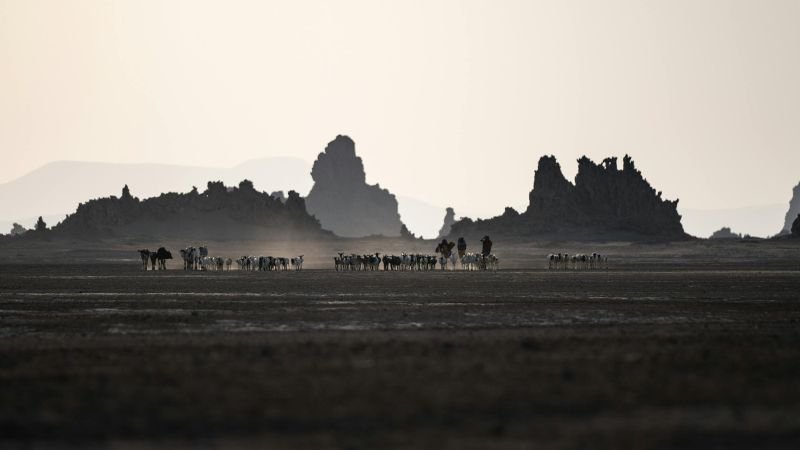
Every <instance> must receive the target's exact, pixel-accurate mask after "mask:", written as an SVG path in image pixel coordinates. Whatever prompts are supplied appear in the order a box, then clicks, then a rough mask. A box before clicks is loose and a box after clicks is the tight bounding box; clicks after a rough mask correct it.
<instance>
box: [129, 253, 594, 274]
mask: <svg viewBox="0 0 800 450" xmlns="http://www.w3.org/2000/svg"><path fill="white" fill-rule="evenodd" d="M180 254H181V259H182V260H183V270H201V271H230V270H231V267H232V266H233V263H234V262H236V265H237V266H238V268H239V270H242V271H253V272H255V271H282V270H290V269H293V270H302V269H303V259H304V255H300V256H296V257H294V258H285V257H278V256H242V257H240V258H237V259H236V260H233V259H231V258H221V257H218V256H209V254H208V248H207V247H187V248H184V249H181V250H180ZM139 255H140V256H141V259H142V267H143V268H144V270H148V269H150V270H166V269H167V260H168V259H172V253H171V252H170V251H169V250H167V249H166V248H164V247H159V248H158V250H156V251H150V250H148V249H143V250H139ZM333 263H334V269H335V270H336V271H337V272H345V271H363V270H369V271H378V270H384V271H395V270H397V271H406V270H407V271H431V270H436V269H437V268H438V269H439V270H456V269H457V268H458V266H459V264H460V268H461V270H492V271H496V270H497V269H498V268H499V267H500V260H499V259H498V258H497V256H496V255H494V254H489V255H483V254H480V253H465V254H464V255H463V256H458V254H457V253H456V252H450V254H449V255H447V256H445V255H444V254H441V255H439V256H435V255H421V254H412V253H401V254H400V255H399V256H398V255H383V256H381V254H380V253H374V254H371V255H359V254H355V253H353V254H349V255H345V254H344V253H339V254H338V255H337V256H335V257H334V258H333ZM547 269H548V270H598V269H608V256H606V255H601V254H599V253H592V254H584V253H577V254H573V255H570V254H568V253H553V254H550V255H548V256H547Z"/></svg>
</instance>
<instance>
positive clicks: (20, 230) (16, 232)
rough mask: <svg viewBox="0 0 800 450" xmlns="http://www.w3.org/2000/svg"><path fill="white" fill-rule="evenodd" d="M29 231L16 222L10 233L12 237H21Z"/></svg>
mask: <svg viewBox="0 0 800 450" xmlns="http://www.w3.org/2000/svg"><path fill="white" fill-rule="evenodd" d="M27 231H28V230H27V229H25V227H23V226H22V225H20V224H18V223H16V222H14V225H12V227H11V232H10V233H9V235H10V236H21V235H23V234H25V233H26V232H27Z"/></svg>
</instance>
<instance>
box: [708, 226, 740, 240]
mask: <svg viewBox="0 0 800 450" xmlns="http://www.w3.org/2000/svg"><path fill="white" fill-rule="evenodd" d="M708 238H709V239H741V238H742V235H741V234H737V233H734V232H733V231H731V229H730V228H728V227H722V228H720V229H719V230H717V231H715V232H713V233H712V234H711V236H709V237H708Z"/></svg>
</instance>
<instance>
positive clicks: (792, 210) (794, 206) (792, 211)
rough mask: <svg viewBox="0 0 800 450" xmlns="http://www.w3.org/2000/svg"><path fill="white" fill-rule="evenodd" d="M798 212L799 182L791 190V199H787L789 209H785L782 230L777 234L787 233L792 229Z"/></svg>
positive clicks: (799, 203)
mask: <svg viewBox="0 0 800 450" xmlns="http://www.w3.org/2000/svg"><path fill="white" fill-rule="evenodd" d="M798 214H800V183H798V184H797V186H795V187H794V189H793V190H792V199H791V200H790V201H789V210H788V211H786V219H785V220H784V222H783V230H781V232H780V233H779V234H787V233H789V232H790V230H791V229H792V223H794V220H795V218H796V217H797V215H798Z"/></svg>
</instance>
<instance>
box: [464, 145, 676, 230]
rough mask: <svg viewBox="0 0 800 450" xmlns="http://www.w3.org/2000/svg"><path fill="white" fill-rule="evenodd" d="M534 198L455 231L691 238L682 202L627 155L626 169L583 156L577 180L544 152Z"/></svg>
mask: <svg viewBox="0 0 800 450" xmlns="http://www.w3.org/2000/svg"><path fill="white" fill-rule="evenodd" d="M529 201H530V202H529V205H528V208H527V210H526V211H525V212H524V213H522V214H520V213H518V212H517V211H515V210H513V209H512V208H506V211H505V212H504V213H503V214H502V215H501V216H498V217H495V218H492V219H488V220H477V221H475V222H472V221H467V220H464V219H462V220H461V221H459V222H457V223H455V224H454V225H453V227H452V229H451V232H450V235H451V236H455V235H459V236H463V235H469V234H481V235H482V234H492V235H505V236H537V235H548V236H554V237H559V236H561V237H579V238H593V237H602V238H607V239H608V238H610V239H614V238H615V236H619V237H620V238H635V237H636V236H642V237H657V238H668V239H683V238H686V237H687V235H686V234H685V233H684V231H683V226H682V225H681V217H680V215H679V214H678V211H677V204H678V201H677V200H675V201H669V200H664V199H662V198H661V192H656V191H655V189H653V188H652V187H651V186H650V184H649V183H648V182H647V180H645V179H644V177H642V174H641V172H640V171H639V170H637V169H636V167H635V166H634V163H633V160H632V159H631V158H630V157H629V156H627V155H626V156H625V158H624V159H623V167H622V170H620V169H618V168H617V159H616V158H606V159H605V160H603V162H602V164H595V163H594V162H592V161H591V160H590V159H589V158H586V157H582V158H581V159H579V160H578V174H577V175H576V176H575V184H572V183H570V182H569V181H567V179H566V178H565V177H564V175H563V174H562V172H561V166H560V165H559V164H558V162H557V161H556V159H555V157H553V156H544V157H542V158H541V159H540V160H539V164H538V167H537V169H536V173H535V175H534V183H533V190H532V191H531V193H530V195H529Z"/></svg>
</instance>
